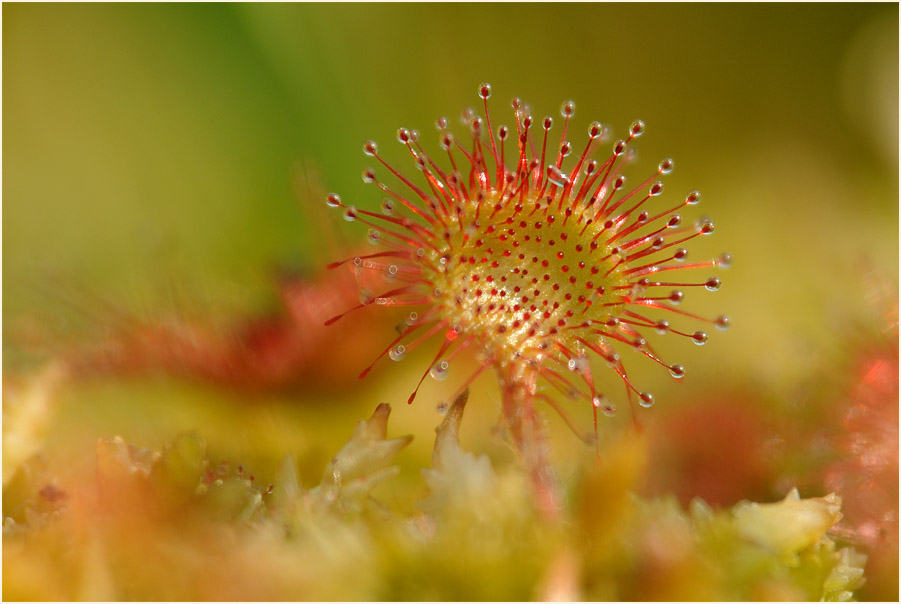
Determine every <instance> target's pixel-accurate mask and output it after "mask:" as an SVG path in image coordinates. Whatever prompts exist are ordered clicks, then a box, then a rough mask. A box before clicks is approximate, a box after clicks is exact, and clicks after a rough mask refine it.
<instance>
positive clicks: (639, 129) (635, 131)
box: [629, 120, 644, 137]
mask: <svg viewBox="0 0 901 604" xmlns="http://www.w3.org/2000/svg"><path fill="white" fill-rule="evenodd" d="M629 133H630V134H631V135H632V136H633V137H639V136H641V135H642V134H644V122H643V121H641V120H635V121H634V122H632V125H631V126H629Z"/></svg>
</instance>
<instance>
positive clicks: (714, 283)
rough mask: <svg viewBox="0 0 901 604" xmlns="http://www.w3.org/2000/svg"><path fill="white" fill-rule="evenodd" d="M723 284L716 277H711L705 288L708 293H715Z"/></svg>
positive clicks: (705, 283)
mask: <svg viewBox="0 0 901 604" xmlns="http://www.w3.org/2000/svg"><path fill="white" fill-rule="evenodd" d="M721 285H722V282H721V281H720V280H719V279H718V278H716V277H710V278H709V279H707V281H705V282H704V287H705V288H706V289H707V291H711V292H715V291H716V290H718V289H719V288H720V286H721Z"/></svg>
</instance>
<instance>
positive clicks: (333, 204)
mask: <svg viewBox="0 0 901 604" xmlns="http://www.w3.org/2000/svg"><path fill="white" fill-rule="evenodd" d="M325 204H326V205H327V206H329V207H330V208H340V207H341V198H340V197H339V196H338V194H337V193H329V196H328V197H326V198H325Z"/></svg>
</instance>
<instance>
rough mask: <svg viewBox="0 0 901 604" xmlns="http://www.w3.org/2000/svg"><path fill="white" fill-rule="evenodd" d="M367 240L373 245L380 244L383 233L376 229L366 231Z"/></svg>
mask: <svg viewBox="0 0 901 604" xmlns="http://www.w3.org/2000/svg"><path fill="white" fill-rule="evenodd" d="M366 240H367V241H369V243H371V244H372V245H378V244H379V243H381V242H382V234H381V233H380V232H379V231H377V230H375V229H369V231H368V232H367V233H366Z"/></svg>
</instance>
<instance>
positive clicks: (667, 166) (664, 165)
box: [657, 157, 673, 174]
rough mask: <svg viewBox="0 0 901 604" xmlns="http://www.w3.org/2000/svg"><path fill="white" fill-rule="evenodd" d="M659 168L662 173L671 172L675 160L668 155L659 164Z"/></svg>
mask: <svg viewBox="0 0 901 604" xmlns="http://www.w3.org/2000/svg"><path fill="white" fill-rule="evenodd" d="M657 170H658V171H659V172H660V173H661V174H669V173H670V172H672V171H673V160H672V159H670V158H668V157H667V158H666V159H664V160H663V161H661V162H660V164H659V165H658V166H657Z"/></svg>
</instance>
